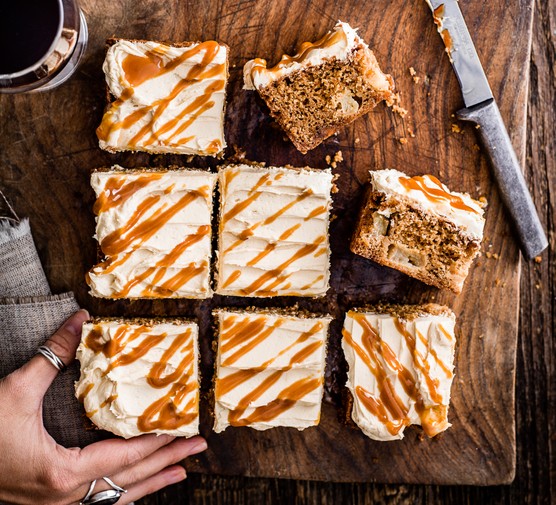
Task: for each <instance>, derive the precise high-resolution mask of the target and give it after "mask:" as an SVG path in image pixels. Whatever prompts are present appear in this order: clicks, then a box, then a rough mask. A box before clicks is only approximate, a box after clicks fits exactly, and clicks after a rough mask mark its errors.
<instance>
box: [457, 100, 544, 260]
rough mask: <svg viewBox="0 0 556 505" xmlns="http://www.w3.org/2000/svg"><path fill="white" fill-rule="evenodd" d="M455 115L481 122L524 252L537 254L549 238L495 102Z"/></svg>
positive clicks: (486, 143) (481, 130) (496, 175)
mask: <svg viewBox="0 0 556 505" xmlns="http://www.w3.org/2000/svg"><path fill="white" fill-rule="evenodd" d="M456 117H457V118H458V119H460V120H462V121H470V122H472V123H475V124H477V125H479V129H478V131H479V135H480V137H481V141H482V143H483V144H484V147H485V149H486V151H487V154H488V157H489V159H490V162H491V166H492V171H493V173H494V178H495V180H496V182H497V184H498V189H499V190H500V194H501V196H502V201H503V202H504V204H505V206H506V208H507V209H508V211H509V212H510V215H511V217H512V219H513V222H514V225H515V228H516V231H517V234H518V237H519V241H520V243H521V250H522V252H523V255H524V256H525V258H526V259H528V260H530V259H532V258H534V257H535V256H538V255H539V254H540V253H541V252H542V251H544V250H545V249H546V248H547V247H548V240H547V238H546V235H545V233H544V230H543V227H542V224H541V221H540V219H539V216H538V214H537V210H536V209H535V205H534V203H533V200H532V198H531V194H530V193H529V190H528V188H527V184H526V183H525V179H524V178H523V173H522V172H521V166H520V163H519V161H518V159H517V156H516V154H515V151H514V148H513V146H512V143H511V141H510V136H509V135H508V131H507V130H506V127H505V126H504V120H503V119H502V116H501V115H500V110H499V109H498V106H497V105H496V102H495V101H494V100H493V99H491V100H487V101H485V102H482V103H480V104H477V105H474V106H473V107H469V108H465V109H461V110H459V111H457V113H456Z"/></svg>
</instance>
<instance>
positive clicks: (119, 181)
mask: <svg viewBox="0 0 556 505" xmlns="http://www.w3.org/2000/svg"><path fill="white" fill-rule="evenodd" d="M162 175H163V174H162V173H156V172H152V173H147V174H144V175H141V176H139V177H137V179H134V180H132V181H131V182H128V183H127V184H126V183H125V178H124V177H119V176H115V177H110V178H109V179H108V180H107V181H106V184H105V186H104V189H103V190H102V193H100V195H99V196H98V198H97V200H96V202H95V204H94V206H93V212H94V213H95V214H96V215H97V216H98V215H99V214H100V213H101V212H106V211H107V210H110V209H112V208H113V207H117V206H119V205H122V204H124V203H125V202H126V201H127V200H129V198H130V197H132V196H133V195H134V194H135V192H136V191H138V190H140V189H141V188H144V187H145V186H148V185H149V184H150V183H151V182H153V181H157V180H159V179H160V178H161V177H162Z"/></svg>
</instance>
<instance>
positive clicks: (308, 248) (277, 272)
mask: <svg viewBox="0 0 556 505" xmlns="http://www.w3.org/2000/svg"><path fill="white" fill-rule="evenodd" d="M325 240H326V237H324V236H320V237H318V238H317V240H316V241H315V242H314V243H312V244H306V245H304V246H303V247H301V248H300V249H299V250H298V251H296V252H295V254H293V255H292V256H291V257H290V258H288V259H287V260H286V261H284V262H283V263H281V264H280V265H278V267H277V268H275V269H272V270H269V271H268V272H265V273H264V274H262V275H261V276H260V277H259V278H258V279H256V280H255V281H253V282H252V283H251V284H250V285H249V286H247V287H246V288H244V289H242V290H241V292H242V293H243V294H252V293H256V292H257V291H259V290H260V289H261V288H262V287H263V286H264V285H265V284H267V283H268V282H269V281H272V280H274V283H273V284H271V285H270V286H268V287H266V289H267V290H272V289H273V288H274V287H275V286H277V285H278V284H276V282H278V281H279V283H281V282H283V281H284V280H286V279H287V278H288V277H289V275H284V274H283V271H284V270H285V269H286V268H288V267H289V266H290V265H291V264H292V263H294V262H295V261H297V260H298V259H301V258H303V257H305V256H308V255H309V254H312V253H314V252H315V250H316V249H317V248H318V246H319V245H320V244H321V243H323V242H324V241H325Z"/></svg>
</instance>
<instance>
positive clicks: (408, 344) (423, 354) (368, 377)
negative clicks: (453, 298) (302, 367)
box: [342, 306, 455, 441]
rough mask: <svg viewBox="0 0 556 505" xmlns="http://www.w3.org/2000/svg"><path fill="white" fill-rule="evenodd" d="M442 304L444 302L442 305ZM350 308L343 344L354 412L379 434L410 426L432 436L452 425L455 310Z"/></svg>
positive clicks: (392, 435)
mask: <svg viewBox="0 0 556 505" xmlns="http://www.w3.org/2000/svg"><path fill="white" fill-rule="evenodd" d="M437 307H438V306H437ZM443 309H444V310H443V311H442V312H441V313H427V311H426V310H423V311H422V312H420V313H417V314H413V315H412V316H404V317H399V316H397V315H395V314H394V313H387V312H386V313H382V312H373V311H370V312H364V311H361V312H360V311H355V310H352V311H349V312H348V313H347V314H346V318H345V321H344V329H343V339H342V348H343V350H344V354H345V357H346V360H347V363H348V366H349V370H348V380H347V384H346V386H347V388H348V389H349V391H350V393H351V395H352V398H353V408H352V412H351V416H352V419H353V421H354V422H355V423H356V424H357V425H358V426H359V428H361V430H362V431H363V433H365V435H367V436H368V437H370V438H372V439H373V440H383V441H386V440H396V439H401V438H403V433H404V430H405V428H406V426H408V425H410V424H417V425H421V426H422V427H423V429H424V431H425V433H426V434H427V435H428V436H431V437H432V436H434V435H436V434H438V433H440V432H441V431H444V430H446V429H447V428H448V427H449V426H451V425H450V423H449V422H448V420H447V412H448V406H449V403H450V387H451V385H452V380H453V376H454V374H453V368H454V367H453V361H454V346H455V336H454V325H455V316H454V315H453V313H451V311H449V310H448V309H446V308H443Z"/></svg>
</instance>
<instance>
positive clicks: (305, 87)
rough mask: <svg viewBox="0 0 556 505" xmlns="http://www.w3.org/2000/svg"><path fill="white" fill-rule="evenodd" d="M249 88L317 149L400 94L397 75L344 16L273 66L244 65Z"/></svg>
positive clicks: (298, 142) (295, 135) (305, 146)
mask: <svg viewBox="0 0 556 505" xmlns="http://www.w3.org/2000/svg"><path fill="white" fill-rule="evenodd" d="M243 74H244V89H253V90H256V91H257V92H258V93H259V95H260V96H261V97H262V99H263V100H264V101H265V102H266V104H267V106H268V108H269V109H270V114H271V116H272V117H273V118H274V119H275V120H276V121H277V122H278V124H279V125H280V126H281V127H282V129H283V130H284V131H285V132H286V134H287V135H288V137H289V138H290V140H291V141H292V142H293V143H294V145H295V147H296V148H297V149H298V150H299V151H301V152H302V153H306V152H307V151H309V150H311V149H314V148H315V147H316V146H318V145H319V144H320V143H321V142H322V141H323V140H325V139H327V138H328V137H330V136H331V135H333V134H334V133H337V132H338V131H339V130H340V129H341V128H342V127H343V126H345V125H347V124H349V123H351V122H352V121H354V120H355V119H357V118H358V117H360V116H362V115H364V114H367V113H368V112H369V111H370V110H371V109H373V108H374V107H375V106H376V105H377V104H378V103H379V102H381V101H382V100H386V101H387V102H389V103H393V101H394V100H395V93H394V81H393V80H392V77H390V76H389V75H387V74H384V73H383V72H382V70H381V69H380V67H379V65H378V62H377V60H376V57H375V55H374V54H373V52H372V51H371V50H370V49H369V46H368V45H367V44H366V43H365V42H364V41H363V40H362V39H361V37H359V35H357V32H356V30H354V29H353V28H352V27H351V26H349V25H348V24H347V23H342V22H341V21H339V22H338V23H337V24H336V26H335V27H334V28H333V29H332V30H331V31H330V32H328V33H327V34H326V35H325V36H324V37H323V38H321V39H320V40H318V41H316V42H304V43H303V44H301V47H300V48H299V52H298V53H297V54H295V55H294V56H288V55H283V56H282V59H281V60H280V62H279V63H278V64H277V65H276V66H274V67H272V68H267V62H266V61H265V60H263V59H261V58H256V59H254V60H250V61H248V62H247V63H246V64H245V67H244V69H243Z"/></svg>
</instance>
